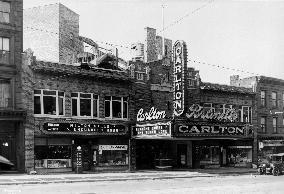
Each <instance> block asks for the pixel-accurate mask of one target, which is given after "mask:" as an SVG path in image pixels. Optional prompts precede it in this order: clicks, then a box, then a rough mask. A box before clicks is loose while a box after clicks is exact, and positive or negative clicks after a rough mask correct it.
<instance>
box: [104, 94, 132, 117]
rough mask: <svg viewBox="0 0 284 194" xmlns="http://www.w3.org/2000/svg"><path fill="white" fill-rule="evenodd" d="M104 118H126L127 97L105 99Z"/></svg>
mask: <svg viewBox="0 0 284 194" xmlns="http://www.w3.org/2000/svg"><path fill="white" fill-rule="evenodd" d="M105 117H106V118H122V119H126V118H128V98H127V97H114V96H106V97H105Z"/></svg>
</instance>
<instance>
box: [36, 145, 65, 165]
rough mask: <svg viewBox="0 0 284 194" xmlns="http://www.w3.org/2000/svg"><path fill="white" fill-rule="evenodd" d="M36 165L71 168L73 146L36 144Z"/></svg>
mask: <svg viewBox="0 0 284 194" xmlns="http://www.w3.org/2000/svg"><path fill="white" fill-rule="evenodd" d="M35 166H36V167H37V168H71V146H69V145H49V146H46V145H40V146H35Z"/></svg>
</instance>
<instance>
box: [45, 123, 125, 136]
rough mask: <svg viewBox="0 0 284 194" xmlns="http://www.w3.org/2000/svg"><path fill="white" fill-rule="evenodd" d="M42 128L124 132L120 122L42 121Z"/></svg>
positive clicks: (90, 131)
mask: <svg viewBox="0 0 284 194" xmlns="http://www.w3.org/2000/svg"><path fill="white" fill-rule="evenodd" d="M43 129H44V130H46V131H51V132H82V133H84V132H88V133H110V134H112V133H125V132H126V127H125V126H124V125H120V124H118V125H115V124H79V123H44V125H43Z"/></svg>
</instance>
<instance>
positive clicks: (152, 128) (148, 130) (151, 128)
mask: <svg viewBox="0 0 284 194" xmlns="http://www.w3.org/2000/svg"><path fill="white" fill-rule="evenodd" d="M132 130H133V136H171V127H170V124H168V123H162V124H153V125H137V126H135V127H133V128H132Z"/></svg>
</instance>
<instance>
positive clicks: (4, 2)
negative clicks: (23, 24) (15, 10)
mask: <svg viewBox="0 0 284 194" xmlns="http://www.w3.org/2000/svg"><path fill="white" fill-rule="evenodd" d="M1 3H3V4H7V5H9V11H8V12H5V11H1V10H0V14H3V15H4V14H8V21H7V22H6V21H1V20H0V23H4V24H9V23H11V18H10V17H11V15H10V14H11V3H10V2H7V1H0V4H1Z"/></svg>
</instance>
